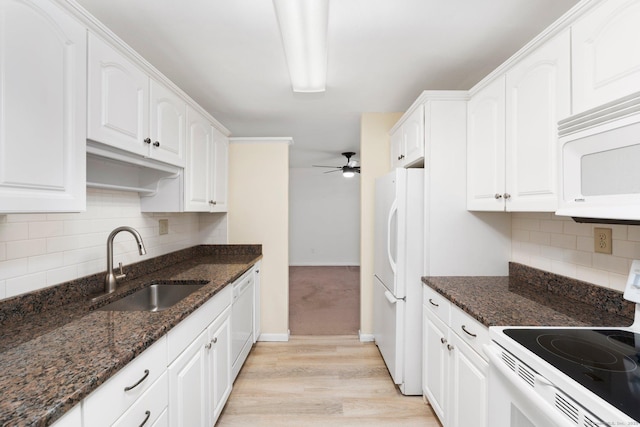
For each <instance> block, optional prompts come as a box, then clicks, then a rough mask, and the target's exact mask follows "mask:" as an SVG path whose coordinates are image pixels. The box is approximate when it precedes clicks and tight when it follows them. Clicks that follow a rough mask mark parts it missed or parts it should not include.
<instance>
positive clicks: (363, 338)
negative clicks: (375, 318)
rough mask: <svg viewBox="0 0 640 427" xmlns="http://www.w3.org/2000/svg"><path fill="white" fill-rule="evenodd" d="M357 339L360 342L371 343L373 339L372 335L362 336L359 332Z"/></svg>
mask: <svg viewBox="0 0 640 427" xmlns="http://www.w3.org/2000/svg"><path fill="white" fill-rule="evenodd" d="M358 338H360V342H373V341H375V338H374V337H373V334H363V333H362V332H361V331H358Z"/></svg>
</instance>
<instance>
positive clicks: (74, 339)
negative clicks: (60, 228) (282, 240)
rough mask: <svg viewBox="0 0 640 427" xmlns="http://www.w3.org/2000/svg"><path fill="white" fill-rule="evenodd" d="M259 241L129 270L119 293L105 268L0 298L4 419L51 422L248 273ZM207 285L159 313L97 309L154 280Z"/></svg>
mask: <svg viewBox="0 0 640 427" xmlns="http://www.w3.org/2000/svg"><path fill="white" fill-rule="evenodd" d="M261 257H262V255H261V247H260V246H259V245H221V246H198V247H194V248H189V249H186V250H183V251H178V252H174V253H172V254H167V255H163V256H161V257H157V258H154V259H152V260H148V261H143V262H141V263H137V264H133V265H131V266H130V267H129V269H128V270H127V268H126V267H125V272H128V276H129V277H128V278H127V279H128V280H126V281H124V282H122V283H120V284H119V285H118V289H117V291H116V293H115V294H114V295H110V296H107V297H105V298H99V299H98V300H97V301H92V297H94V296H96V295H97V294H99V293H100V292H101V289H102V286H103V285H102V280H103V279H104V273H101V274H97V275H94V276H90V277H87V278H82V279H79V280H75V281H72V282H68V283H65V284H62V285H60V286H55V287H52V288H47V289H45V290H42V291H37V292H34V293H32V294H28V295H24V296H18V297H16V298H12V299H10V300H5V301H1V302H0V328H1V329H0V366H2V371H3V372H2V377H1V378H0V396H2V399H1V400H0V425H2V426H47V425H50V424H51V423H53V422H54V421H55V420H56V419H58V418H59V417H61V416H62V415H63V414H64V413H65V412H66V411H67V410H69V409H71V408H72V407H73V406H75V405H76V404H77V403H78V402H80V401H81V400H82V399H83V398H84V397H86V396H87V395H89V393H91V392H92V391H93V390H95V389H96V388H98V386H100V385H101V384H102V383H104V382H105V381H106V380H108V379H109V378H110V377H111V376H112V375H113V374H115V373H116V372H117V371H118V370H120V369H121V368H122V367H124V366H125V365H126V364H127V363H129V362H130V361H131V360H133V359H134V358H135V357H136V356H137V355H139V354H140V353H142V352H143V351H144V350H145V349H147V348H148V347H149V346H151V345H152V344H153V343H154V342H155V341H156V340H158V339H159V338H160V337H162V336H163V335H165V334H166V333H167V332H168V331H169V330H170V329H171V328H172V327H174V326H175V325H177V324H178V323H179V322H180V321H181V320H183V319H184V318H185V317H187V316H188V315H189V314H191V313H192V312H193V311H195V310H196V309H197V308H198V307H200V306H201V305H202V304H204V303H205V302H206V301H207V300H208V299H209V298H211V297H212V296H214V295H215V294H217V293H218V292H219V291H220V290H221V289H223V288H224V287H225V286H226V285H227V284H229V283H231V282H233V281H234V280H236V279H237V278H238V277H240V276H241V275H242V274H243V273H244V272H246V271H247V270H248V269H249V268H251V266H252V265H253V264H255V263H256V262H257V261H258V260H259V259H260V258H261ZM194 280H195V281H200V282H202V283H207V285H205V286H203V287H202V288H200V289H199V290H197V291H196V292H194V293H193V294H191V295H190V296H188V297H187V298H185V299H184V300H182V301H180V302H179V303H178V304H176V305H174V306H173V307H171V308H169V309H167V310H165V311H161V312H155V313H152V312H115V311H95V309H96V308H99V307H101V306H103V305H105V304H107V303H109V302H111V301H113V300H115V299H119V298H120V297H122V296H124V295H127V294H130V293H132V292H135V291H136V290H138V289H140V288H142V287H144V286H145V285H147V284H149V283H150V282H152V281H194Z"/></svg>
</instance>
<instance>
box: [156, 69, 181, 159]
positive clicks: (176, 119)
mask: <svg viewBox="0 0 640 427" xmlns="http://www.w3.org/2000/svg"><path fill="white" fill-rule="evenodd" d="M149 93H150V101H149V103H150V108H151V109H150V114H149V120H150V122H149V135H150V138H151V144H150V147H149V156H150V157H152V158H154V159H156V160H160V161H162V162H166V163H171V164H172V165H176V166H184V160H185V159H184V158H185V155H184V151H185V136H186V130H185V123H186V114H187V103H186V102H184V100H183V99H182V98H180V97H179V96H178V95H177V94H176V93H175V92H173V91H172V90H170V89H169V88H167V87H166V86H164V85H162V84H160V83H158V82H156V81H155V80H153V79H152V80H151V87H150V90H149Z"/></svg>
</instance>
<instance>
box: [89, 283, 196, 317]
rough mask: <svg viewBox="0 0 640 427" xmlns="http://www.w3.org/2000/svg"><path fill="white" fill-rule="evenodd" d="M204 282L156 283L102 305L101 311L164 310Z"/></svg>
mask: <svg viewBox="0 0 640 427" xmlns="http://www.w3.org/2000/svg"><path fill="white" fill-rule="evenodd" d="M203 286H204V284H163V283H154V284H152V285H149V286H147V287H146V288H143V289H140V290H139V291H136V292H134V293H132V294H131V295H127V296H126V297H124V298H121V299H119V300H117V301H114V302H112V303H110V304H107V305H105V306H104V307H100V308H99V309H98V310H101V311H162V310H166V309H168V308H170V307H171V306H173V305H175V304H177V303H178V302H180V301H181V300H183V299H184V298H186V297H188V296H189V295H191V294H192V293H194V292H195V291H197V290H198V289H200V288H201V287H203Z"/></svg>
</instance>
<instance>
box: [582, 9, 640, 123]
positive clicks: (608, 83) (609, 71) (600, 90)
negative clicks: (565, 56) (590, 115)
mask: <svg viewBox="0 0 640 427" xmlns="http://www.w3.org/2000/svg"><path fill="white" fill-rule="evenodd" d="M571 33H572V34H571V50H572V52H571V53H572V73H573V76H572V77H573V81H572V84H573V114H578V113H581V112H583V111H585V110H589V109H591V108H594V107H597V106H599V105H601V104H604V103H607V102H609V101H613V100H615V99H618V98H620V97H623V96H625V95H629V94H631V93H634V92H638V91H640V2H639V1H638V0H612V1H605V2H602V3H600V4H598V5H597V6H596V7H595V8H594V9H593V10H591V11H590V12H589V13H587V14H586V15H585V16H583V17H581V18H580V19H579V20H578V21H577V22H575V23H574V24H573V26H572V27H571Z"/></svg>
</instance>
